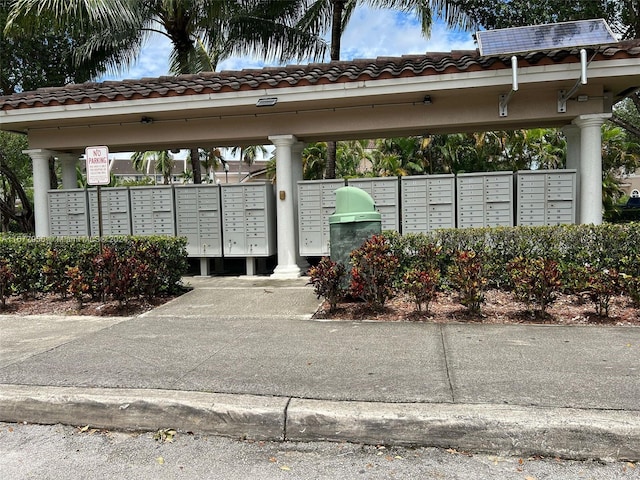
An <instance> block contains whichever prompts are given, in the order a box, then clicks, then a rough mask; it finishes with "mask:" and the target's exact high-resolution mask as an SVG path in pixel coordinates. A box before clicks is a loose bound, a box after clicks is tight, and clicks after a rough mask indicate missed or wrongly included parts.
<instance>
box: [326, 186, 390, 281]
mask: <svg viewBox="0 0 640 480" xmlns="http://www.w3.org/2000/svg"><path fill="white" fill-rule="evenodd" d="M381 225H382V223H381V217H380V213H379V212H377V211H376V206H375V204H374V202H373V198H371V195H369V194H368V193H367V192H365V191H364V190H362V189H360V188H357V187H341V188H338V189H337V190H336V211H335V213H334V214H333V215H331V216H330V217H329V240H330V248H329V251H330V252H331V260H333V261H334V262H338V263H342V264H343V265H344V266H345V268H346V269H347V271H349V270H350V268H349V255H350V254H351V252H352V251H353V250H355V249H356V248H359V247H360V246H361V245H362V244H363V243H364V242H365V241H367V240H368V239H369V238H371V236H372V235H379V234H380V233H381Z"/></svg>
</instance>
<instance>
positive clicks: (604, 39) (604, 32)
mask: <svg viewBox="0 0 640 480" xmlns="http://www.w3.org/2000/svg"><path fill="white" fill-rule="evenodd" d="M476 39H477V40H478V48H479V49H480V55H483V56H488V55H506V54H509V55H511V54H516V53H525V52H532V51H539V50H557V49H560V48H570V47H588V46H595V45H602V44H607V43H616V42H617V40H616V38H615V37H614V35H613V32H612V31H611V29H610V28H609V25H607V22H605V21H604V20H603V19H602V18H599V19H595V20H577V21H574V22H563V23H550V24H547V25H532V26H527V27H514V28H502V29H499V30H484V31H480V32H477V33H476Z"/></svg>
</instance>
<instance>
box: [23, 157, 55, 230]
mask: <svg viewBox="0 0 640 480" xmlns="http://www.w3.org/2000/svg"><path fill="white" fill-rule="evenodd" d="M22 153H26V154H27V155H29V156H30V157H31V160H32V163H33V214H34V216H35V224H36V237H48V236H49V235H50V231H49V198H48V196H47V192H48V191H49V158H50V157H51V156H53V155H54V152H52V151H50V150H44V149H40V148H38V149H34V150H23V152H22Z"/></svg>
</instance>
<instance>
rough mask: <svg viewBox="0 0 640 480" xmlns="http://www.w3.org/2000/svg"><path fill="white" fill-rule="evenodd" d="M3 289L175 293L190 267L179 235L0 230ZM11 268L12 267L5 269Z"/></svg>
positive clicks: (30, 293)
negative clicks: (47, 235) (42, 234)
mask: <svg viewBox="0 0 640 480" xmlns="http://www.w3.org/2000/svg"><path fill="white" fill-rule="evenodd" d="M0 262H1V263H2V265H1V266H2V267H3V272H5V275H4V277H3V278H0V282H2V283H3V285H6V286H7V287H8V288H5V289H4V291H5V295H7V296H8V295H21V296H23V297H25V298H28V297H37V296H38V295H39V294H42V293H48V292H53V293H57V294H59V295H60V296H62V297H65V296H67V295H74V296H76V298H78V300H79V301H81V295H88V296H91V297H92V298H102V299H105V298H106V297H110V298H113V299H116V300H118V301H120V302H122V303H126V301H128V300H130V299H132V298H138V297H152V296H160V295H168V294H174V293H177V292H178V291H180V289H181V288H182V287H181V285H180V280H181V278H182V275H184V274H185V273H186V272H187V269H188V263H187V252H186V239H185V238H181V237H177V238H175V237H161V236H149V237H105V238H103V239H102V242H100V241H99V239H97V238H33V237H26V236H17V235H2V236H0ZM6 272H8V273H6Z"/></svg>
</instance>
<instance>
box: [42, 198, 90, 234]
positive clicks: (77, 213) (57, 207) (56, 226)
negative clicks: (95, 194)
mask: <svg viewBox="0 0 640 480" xmlns="http://www.w3.org/2000/svg"><path fill="white" fill-rule="evenodd" d="M48 197H49V198H48V200H49V232H50V233H51V235H52V236H54V237H84V236H87V235H89V214H88V206H87V191H86V190H84V189H72V190H49V192H48Z"/></svg>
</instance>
